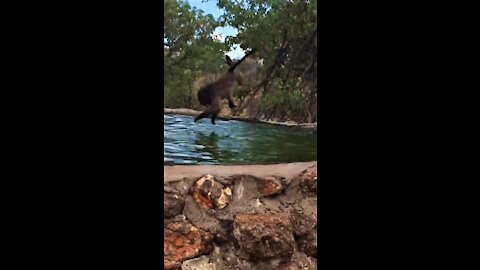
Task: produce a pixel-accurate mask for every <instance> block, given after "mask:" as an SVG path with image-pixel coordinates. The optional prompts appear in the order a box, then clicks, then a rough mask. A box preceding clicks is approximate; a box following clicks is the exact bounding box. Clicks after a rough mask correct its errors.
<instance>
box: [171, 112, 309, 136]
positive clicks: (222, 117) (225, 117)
mask: <svg viewBox="0 0 480 270" xmlns="http://www.w3.org/2000/svg"><path fill="white" fill-rule="evenodd" d="M163 113H164V114H180V115H188V116H193V117H195V116H198V115H199V114H200V113H202V112H201V111H196V110H192V109H186V108H178V109H169V108H163ZM217 118H218V119H220V120H224V121H230V120H236V121H243V122H251V123H264V124H270V125H279V126H287V127H297V128H306V129H311V130H314V131H316V130H317V123H296V122H293V121H289V122H276V121H264V120H258V119H255V118H245V117H239V116H232V115H226V114H222V113H220V114H219V115H218V117H217Z"/></svg>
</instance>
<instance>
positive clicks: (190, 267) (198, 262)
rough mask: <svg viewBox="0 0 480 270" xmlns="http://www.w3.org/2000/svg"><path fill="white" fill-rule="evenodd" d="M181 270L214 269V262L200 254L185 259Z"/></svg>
mask: <svg viewBox="0 0 480 270" xmlns="http://www.w3.org/2000/svg"><path fill="white" fill-rule="evenodd" d="M182 270H216V267H215V264H213V263H210V260H209V259H208V258H207V257H205V256H201V257H198V258H195V259H191V260H186V261H184V262H183V263H182Z"/></svg>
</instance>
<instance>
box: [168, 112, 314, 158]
mask: <svg viewBox="0 0 480 270" xmlns="http://www.w3.org/2000/svg"><path fill="white" fill-rule="evenodd" d="M163 128H164V129H163V130H164V131H163V134H164V140H163V145H164V152H163V154H164V163H175V164H269V163H282V162H300V161H313V160H316V159H317V154H316V149H317V136H316V134H315V133H313V132H312V131H307V130H300V129H295V128H289V127H282V126H274V125H268V124H258V123H257V124H254V123H246V122H241V121H221V120H218V119H217V121H216V125H212V124H211V123H210V119H202V120H200V121H199V122H197V123H194V122H193V117H190V116H183V115H164V122H163Z"/></svg>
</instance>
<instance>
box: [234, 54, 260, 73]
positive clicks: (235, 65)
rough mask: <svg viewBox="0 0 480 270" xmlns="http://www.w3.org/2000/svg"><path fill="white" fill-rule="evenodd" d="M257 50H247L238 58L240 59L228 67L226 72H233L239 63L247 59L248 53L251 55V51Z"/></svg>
mask: <svg viewBox="0 0 480 270" xmlns="http://www.w3.org/2000/svg"><path fill="white" fill-rule="evenodd" d="M256 51H257V50H256V49H252V50H251V51H249V52H248V53H247V54H245V56H243V57H242V59H240V61H238V62H236V63H235V64H233V66H231V67H230V68H229V69H228V72H233V71H234V70H235V69H236V68H237V66H238V65H240V64H241V63H242V62H243V61H244V60H245V59H247V57H248V56H249V55H251V54H252V53H254V52H256Z"/></svg>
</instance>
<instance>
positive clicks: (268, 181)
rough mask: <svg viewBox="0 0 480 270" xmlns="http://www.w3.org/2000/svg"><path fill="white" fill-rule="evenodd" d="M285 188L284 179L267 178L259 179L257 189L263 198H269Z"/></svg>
mask: <svg viewBox="0 0 480 270" xmlns="http://www.w3.org/2000/svg"><path fill="white" fill-rule="evenodd" d="M286 186H287V181H286V180H285V177H281V176H267V177H264V178H261V179H259V181H258V189H259V191H260V193H262V195H264V196H270V195H274V194H278V193H280V192H282V191H283V190H284V189H285V187H286Z"/></svg>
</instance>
